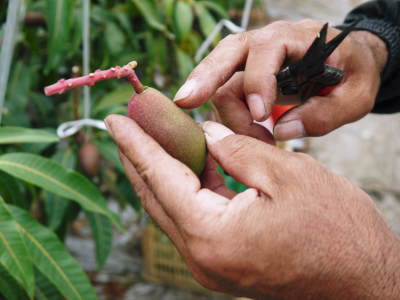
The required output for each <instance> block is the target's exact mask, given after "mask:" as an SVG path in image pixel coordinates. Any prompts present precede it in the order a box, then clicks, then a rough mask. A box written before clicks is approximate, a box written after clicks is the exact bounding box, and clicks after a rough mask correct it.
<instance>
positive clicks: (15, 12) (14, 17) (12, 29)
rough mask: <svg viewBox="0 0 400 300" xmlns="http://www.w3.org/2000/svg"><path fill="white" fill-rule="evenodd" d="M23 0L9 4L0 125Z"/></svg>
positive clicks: (1, 56)
mask: <svg viewBox="0 0 400 300" xmlns="http://www.w3.org/2000/svg"><path fill="white" fill-rule="evenodd" d="M21 3H22V1H21V0H12V1H9V2H8V9H7V21H6V26H5V32H4V39H3V45H2V47H1V52H0V124H1V117H2V114H3V110H4V109H3V107H4V98H5V96H6V90H7V83H8V77H9V74H10V66H11V61H12V57H13V52H14V44H15V36H16V35H17V30H18V17H19V12H20V9H21Z"/></svg>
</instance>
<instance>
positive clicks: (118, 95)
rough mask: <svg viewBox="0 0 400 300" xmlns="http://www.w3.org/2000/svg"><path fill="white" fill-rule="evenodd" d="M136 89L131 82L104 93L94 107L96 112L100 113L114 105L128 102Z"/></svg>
mask: <svg viewBox="0 0 400 300" xmlns="http://www.w3.org/2000/svg"><path fill="white" fill-rule="evenodd" d="M133 93H134V91H133V88H132V86H131V85H130V84H121V85H120V86H119V87H118V88H117V89H115V90H113V91H112V92H110V93H108V94H106V95H104V96H103V97H102V98H101V99H100V100H98V101H96V105H95V107H94V109H93V112H94V113H98V112H100V111H102V110H104V109H109V108H111V107H113V106H118V105H121V104H125V105H126V104H128V102H129V99H130V98H131V97H132V95H133Z"/></svg>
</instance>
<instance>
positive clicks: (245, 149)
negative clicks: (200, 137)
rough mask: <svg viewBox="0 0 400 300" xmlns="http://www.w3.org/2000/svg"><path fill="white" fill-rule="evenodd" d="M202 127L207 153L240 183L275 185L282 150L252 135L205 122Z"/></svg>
mask: <svg viewBox="0 0 400 300" xmlns="http://www.w3.org/2000/svg"><path fill="white" fill-rule="evenodd" d="M202 127H203V130H204V133H205V137H206V140H207V147H208V150H209V152H210V154H211V156H212V157H213V158H214V159H215V160H216V161H217V163H218V164H219V165H220V166H221V167H222V168H223V169H224V170H225V171H226V172H228V173H229V174H230V175H231V176H232V177H233V178H235V179H236V180H237V181H239V182H241V183H242V184H244V185H246V186H248V187H252V188H256V189H258V190H262V191H264V192H266V191H265V188H266V187H268V188H271V189H273V188H277V187H276V182H278V181H279V180H278V178H279V176H280V175H279V173H280V172H281V170H282V167H281V166H280V163H279V162H282V159H284V156H285V155H286V152H285V151H282V150H280V149H278V148H276V147H274V146H271V145H269V144H266V143H264V142H262V141H259V140H257V139H255V138H252V137H249V136H244V135H238V134H234V132H233V131H232V130H230V129H229V128H227V127H225V126H223V125H221V124H219V123H216V122H210V121H208V122H205V123H204V124H203V126H202Z"/></svg>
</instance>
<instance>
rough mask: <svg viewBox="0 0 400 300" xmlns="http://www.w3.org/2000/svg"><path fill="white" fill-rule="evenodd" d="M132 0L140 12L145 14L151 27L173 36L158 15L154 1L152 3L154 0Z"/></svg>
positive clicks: (170, 36)
mask: <svg viewBox="0 0 400 300" xmlns="http://www.w3.org/2000/svg"><path fill="white" fill-rule="evenodd" d="M132 2H133V3H134V4H135V5H136V7H137V8H138V9H139V11H140V13H141V14H142V15H143V17H144V19H145V20H146V22H147V24H148V25H149V26H150V27H152V28H153V29H156V30H159V31H161V32H164V33H165V34H166V35H167V36H168V37H169V38H172V37H173V34H172V33H171V32H169V31H168V30H167V27H166V26H165V25H164V24H163V21H162V20H160V18H159V17H158V15H157V12H156V10H155V7H154V3H153V4H152V2H153V1H152V0H146V1H143V0H132Z"/></svg>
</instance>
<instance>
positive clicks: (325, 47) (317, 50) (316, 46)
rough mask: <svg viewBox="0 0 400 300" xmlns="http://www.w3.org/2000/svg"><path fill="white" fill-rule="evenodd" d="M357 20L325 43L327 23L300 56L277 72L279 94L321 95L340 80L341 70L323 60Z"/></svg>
mask: <svg viewBox="0 0 400 300" xmlns="http://www.w3.org/2000/svg"><path fill="white" fill-rule="evenodd" d="M357 23H358V20H356V21H355V22H353V23H352V24H350V25H349V26H348V27H346V28H345V29H344V30H343V31H342V32H341V33H339V34H338V35H337V36H336V37H335V38H333V39H332V40H331V41H329V42H328V43H326V36H327V32H328V23H326V24H325V25H324V26H323V27H322V29H321V31H320V32H319V33H318V35H317V37H316V38H315V39H314V41H313V42H312V44H311V46H310V47H309V48H308V50H307V52H306V54H305V55H304V56H303V58H302V59H301V60H300V61H298V62H296V63H293V64H290V65H289V66H287V67H285V68H284V69H283V70H281V71H280V72H279V73H278V75H276V78H277V82H278V89H279V91H280V93H281V94H282V95H296V94H298V95H299V96H300V99H301V100H302V101H305V100H307V99H308V98H310V97H312V96H315V95H324V94H326V93H327V91H328V92H329V91H331V90H332V89H333V88H334V87H335V86H336V85H338V84H339V83H340V81H342V79H343V77H344V72H343V71H342V70H340V69H338V68H335V67H332V66H330V65H327V64H325V60H326V59H327V58H328V57H329V55H331V54H332V52H333V51H334V50H335V49H336V47H337V46H339V44H340V43H341V42H342V41H343V40H344V39H345V37H346V36H347V35H348V34H349V33H350V32H351V31H352V29H354V27H355V25H357Z"/></svg>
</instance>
